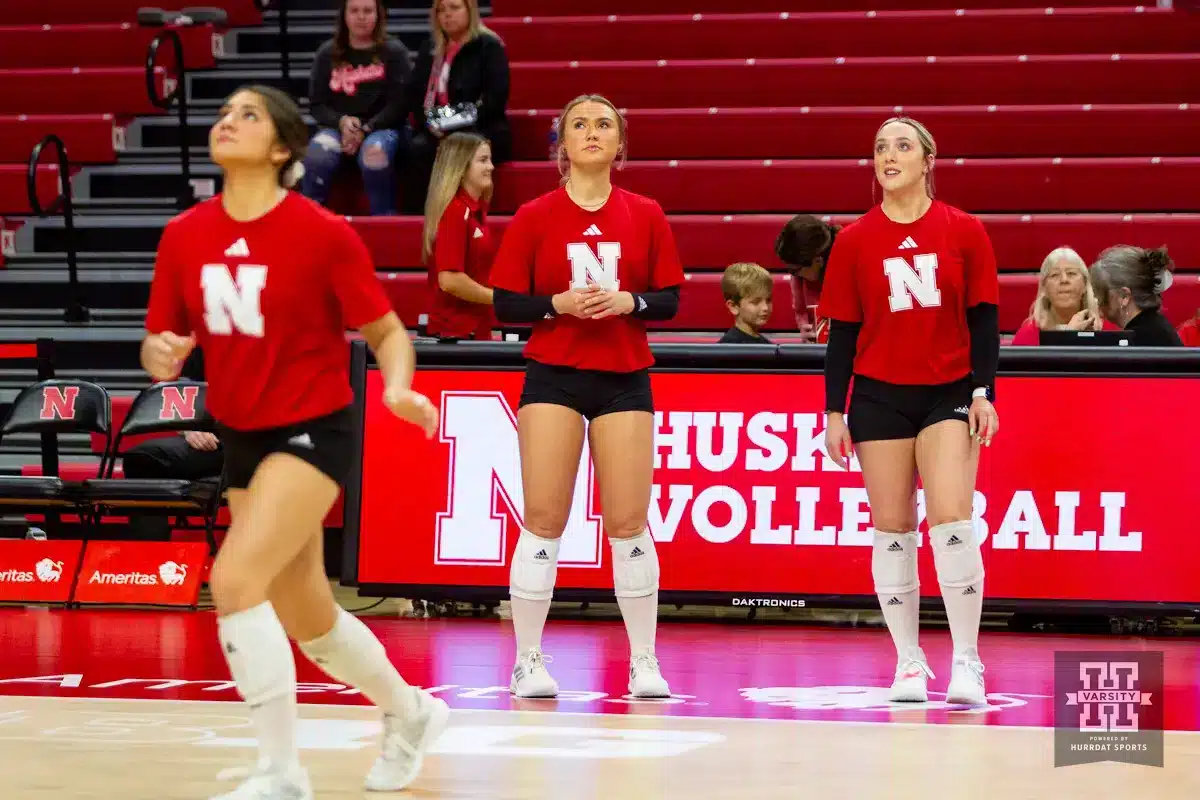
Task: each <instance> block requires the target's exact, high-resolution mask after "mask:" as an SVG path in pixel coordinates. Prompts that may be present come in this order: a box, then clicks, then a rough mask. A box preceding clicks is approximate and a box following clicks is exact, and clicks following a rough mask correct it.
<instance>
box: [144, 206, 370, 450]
mask: <svg viewBox="0 0 1200 800" xmlns="http://www.w3.org/2000/svg"><path fill="white" fill-rule="evenodd" d="M391 310H392V306H391V303H390V302H388V298H387V295H385V294H384V292H383V288H382V286H381V284H380V282H379V279H378V278H377V277H376V276H375V268H374V265H373V264H372V262H371V254H370V253H369V252H368V251H367V248H366V246H365V245H364V244H363V242H362V239H360V238H359V237H358V234H357V233H355V232H354V230H353V229H352V228H351V227H350V225H349V224H348V223H347V222H346V220H345V219H343V218H342V217H339V216H336V215H334V214H331V213H329V212H328V211H326V210H325V209H323V208H322V207H321V206H319V205H317V204H316V203H314V202H312V201H311V200H308V199H307V198H305V197H302V196H301V195H299V194H296V193H295V192H288V195H287V197H286V198H285V199H284V200H283V201H282V202H281V203H280V204H279V205H278V206H276V207H275V208H274V209H272V210H271V211H269V212H268V213H267V214H265V215H264V216H262V217H260V218H258V219H256V220H253V221H250V222H237V221H235V220H233V219H231V218H230V217H229V215H228V214H227V213H226V212H225V209H224V207H223V206H222V205H221V198H220V196H219V195H218V196H217V197H214V198H212V199H211V200H207V201H205V202H203V203H201V204H199V205H197V206H195V207H194V208H192V209H190V210H188V211H185V212H184V213H182V214H180V215H179V216H177V217H176V218H175V219H173V220H171V221H170V222H169V223H168V224H167V227H166V229H165V230H164V231H163V236H162V241H161V242H160V243H159V246H158V260H157V262H156V264H155V268H154V281H153V283H152V284H151V287H150V307H149V309H148V311H147V314H146V329H147V330H148V331H149V332H150V333H161V332H163V331H171V332H172V333H177V334H180V335H183V336H186V335H188V334H195V336H196V340H197V343H198V345H199V347H200V348H201V350H202V351H203V352H204V360H205V368H206V377H207V378H208V399H207V405H208V410H209V412H210V413H211V414H212V415H213V417H215V418H216V419H217V420H218V421H219V422H221V423H222V424H224V425H227V426H229V427H230V428H234V429H237V430H260V429H264V428H275V427H280V426H283V425H290V424H293V423H296V422H303V421H306V420H310V419H315V418H317V417H321V416H324V415H326V414H331V413H333V412H334V411H337V410H339V409H341V408H344V407H345V406H347V405H349V404H350V403H351V402H352V401H353V393H352V391H351V389H350V367H349V351H348V348H347V343H346V329H347V328H359V327H362V326H363V325H366V324H367V323H369V322H374V321H375V320H377V319H379V318H380V317H382V316H384V315H385V314H387V313H388V312H389V311H391Z"/></svg>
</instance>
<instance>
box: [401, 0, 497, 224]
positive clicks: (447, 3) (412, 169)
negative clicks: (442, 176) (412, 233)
mask: <svg viewBox="0 0 1200 800" xmlns="http://www.w3.org/2000/svg"><path fill="white" fill-rule="evenodd" d="M429 28H430V36H429V39H427V40H426V41H425V43H424V44H423V45H421V50H420V52H419V53H418V54H417V60H416V63H415V64H414V66H413V77H412V83H411V84H410V85H409V91H408V99H407V103H406V105H407V107H408V111H409V112H410V113H411V114H412V116H413V120H414V125H413V141H412V146H411V147H410V149H409V153H408V169H407V170H406V171H405V172H406V174H405V181H404V205H405V208H406V210H407V212H408V213H419V209H420V208H421V204H422V203H423V202H424V199H425V195H426V191H427V187H428V186H429V181H430V178H431V175H432V172H433V163H434V160H435V156H436V153H437V149H438V142H439V141H440V140H441V139H442V138H444V137H446V136H448V135H449V134H451V133H461V132H466V131H471V132H473V133H479V134H481V135H483V136H485V137H487V140H488V141H489V142H490V143H491V145H492V161H493V162H495V163H496V164H503V163H505V162H506V161H508V160H509V159H510V158H511V157H512V131H511V130H510V128H509V125H508V116H507V109H508V91H509V66H508V52H507V50H505V48H504V42H502V41H501V40H500V37H499V36H497V35H496V34H495V32H493V31H491V30H490V29H488V27H487V26H486V25H484V24H483V20H482V17H481V15H480V13H479V3H478V0H433V2H432V3H431V5H430V9H429Z"/></svg>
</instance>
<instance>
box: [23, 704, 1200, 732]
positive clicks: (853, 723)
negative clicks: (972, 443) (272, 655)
mask: <svg viewBox="0 0 1200 800" xmlns="http://www.w3.org/2000/svg"><path fill="white" fill-rule="evenodd" d="M1014 696H1016V695H1014ZM5 700H57V701H61V702H68V703H160V704H165V703H187V704H206V705H213V706H235V707H237V706H240V707H243V708H244V707H245V704H244V703H242V702H241V701H235V700H175V699H172V698H169V697H112V698H107V697H59V696H55V695H18V694H6V695H0V703H2V702H4V701H5ZM299 707H300V708H305V707H308V708H323V709H343V710H344V709H348V708H362V709H367V710H372V709H374V706H372V705H370V704H348V703H300V705H299ZM922 710H923V709H921V708H898V709H896V712H895V713H906V712H907V713H913V712H920V711H922ZM939 710H940V709H939ZM450 713H451V714H452V715H458V714H537V715H542V716H547V717H551V718H553V717H617V718H620V719H630V718H633V719H641V720H658V721H664V720H670V721H671V724H674V723H675V721H677V720H688V721H689V722H693V723H696V724H699V723H703V722H705V721H708V722H733V723H738V722H741V723H750V722H754V723H774V724H782V725H842V726H848V727H860V728H861V727H876V728H877V727H883V726H887V727H892V728H939V727H954V728H989V729H991V730H1006V731H1054V730H1056V728H1055V727H1054V726H1053V725H1004V724H996V723H995V722H979V723H974V722H969V723H968V722H891V721H887V720H852V719H777V718H774V717H705V716H687V715H683V714H636V713H634V714H617V713H612V712H608V711H543V710H541V709H523V708H453V707H452V708H451V709H450ZM864 713H866V712H864ZM873 713H877V714H888V713H893V712H889V711H877V712H873ZM946 713H951V714H954V713H958V714H964V715H965V714H969V713H971V712H953V711H947V712H946ZM981 718H982V715H981ZM985 719H994V717H986V718H985ZM1163 733H1164V734H1171V735H1179V736H1196V735H1200V731H1187V730H1165V731H1163Z"/></svg>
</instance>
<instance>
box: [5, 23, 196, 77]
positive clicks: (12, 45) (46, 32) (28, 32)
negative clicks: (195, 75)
mask: <svg viewBox="0 0 1200 800" xmlns="http://www.w3.org/2000/svg"><path fill="white" fill-rule="evenodd" d="M175 32H176V33H178V34H179V38H180V39H181V40H182V42H183V48H184V49H183V57H184V61H185V63H186V65H187V67H188V69H211V68H212V67H213V66H215V65H216V58H215V56H214V55H213V35H214V33H215V32H216V31H215V29H214V28H213V27H212V26H211V25H201V26H198V27H194V28H176V29H175ZM159 33H161V30H160V29H157V28H142V27H138V25H137V24H135V23H129V22H121V23H105V24H94V25H93V24H88V25H15V26H6V27H0V67H11V68H20V67H26V66H29V65H31V64H36V65H37V66H38V67H75V66H87V67H106V66H112V67H129V66H136V65H143V64H145V62H146V49H147V48H148V47H149V46H150V41H151V40H152V39H153V38H154V37H155V36H157V35H158V34H159ZM171 55H173V50H172V49H171V48H170V47H164V48H162V49H161V50H160V51H159V63H160V64H163V65H167V64H168V63H169V62H168V61H167V60H166V59H169V58H170V56H171Z"/></svg>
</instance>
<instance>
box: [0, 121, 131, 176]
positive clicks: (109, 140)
mask: <svg viewBox="0 0 1200 800" xmlns="http://www.w3.org/2000/svg"><path fill="white" fill-rule="evenodd" d="M49 133H53V134H55V135H56V136H58V138H60V139H62V140H63V144H65V145H66V147H67V154H68V155H69V156H70V157H71V163H73V164H103V163H109V162H112V161H115V160H116V158H117V153H116V149H115V147H116V136H117V126H116V121H115V120H114V118H113V115H112V114H78V115H67V114H61V115H51V114H36V115H28V116H27V115H25V114H13V115H7V116H0V163H21V162H23V161H26V160H28V159H29V154H30V152H31V151H32V150H33V148H34V146H36V145H37V143H38V142H40V141H41V140H42V137H44V136H46V134H49Z"/></svg>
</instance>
